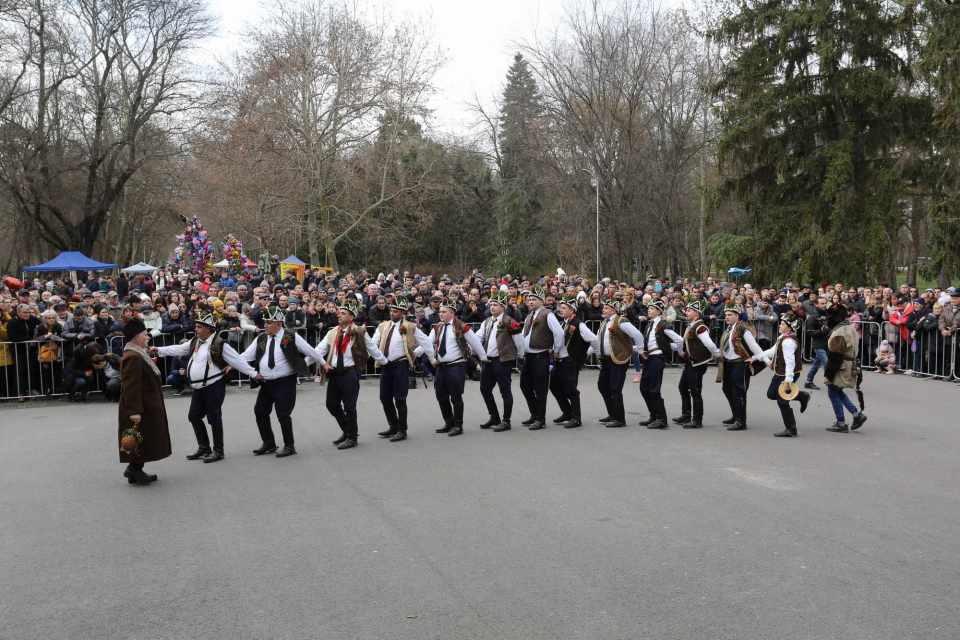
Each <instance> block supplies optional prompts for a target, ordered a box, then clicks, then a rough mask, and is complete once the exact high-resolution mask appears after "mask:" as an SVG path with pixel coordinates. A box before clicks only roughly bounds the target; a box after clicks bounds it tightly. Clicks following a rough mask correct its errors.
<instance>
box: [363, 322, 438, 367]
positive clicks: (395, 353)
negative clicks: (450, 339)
mask: <svg viewBox="0 0 960 640" xmlns="http://www.w3.org/2000/svg"><path fill="white" fill-rule="evenodd" d="M402 324H403V321H402V320H401V321H400V322H394V321H393V320H391V321H390V325H391V326H392V327H393V333H392V334H390V326H388V327H386V329H385V330H386V332H387V334H390V344H387V345H384V348H385V349H386V350H385V351H384V352H383V356H384V357H385V358H386V359H387V362H393V361H395V360H400V359H401V358H403V359H406V357H407V354H406V352H405V351H404V349H403V341H404V336H403V334H401V333H400V326H401V325H402ZM411 325H412V326H413V328H414V333H413V338H414V340H416V342H417V348H416V349H414V350H413V353H412V354H411V355H412V356H413V357H414V358H419V357H420V356H421V355H422V354H424V353H430V350H431V349H432V348H433V347H432V346H431V344H430V338H428V337H427V334H425V333H424V332H423V331H420V329H419V328H417V326H416V325H415V324H413V323H411ZM408 330H409V329H408ZM382 337H383V336H381V335H380V327H377V330H376V331H375V332H374V333H373V338H371V339H372V340H373V343H374V344H376V345H379V344H380V340H381V339H382Z"/></svg>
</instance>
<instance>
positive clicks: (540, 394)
mask: <svg viewBox="0 0 960 640" xmlns="http://www.w3.org/2000/svg"><path fill="white" fill-rule="evenodd" d="M549 386H550V358H549V352H547V351H540V352H538V353H528V354H526V356H524V360H523V369H521V370H520V391H521V392H522V393H523V397H524V398H526V400H527V407H528V408H529V409H530V414H531V415H538V409H537V407H538V405H539V404H540V403H543V406H546V402H547V393H548V392H549Z"/></svg>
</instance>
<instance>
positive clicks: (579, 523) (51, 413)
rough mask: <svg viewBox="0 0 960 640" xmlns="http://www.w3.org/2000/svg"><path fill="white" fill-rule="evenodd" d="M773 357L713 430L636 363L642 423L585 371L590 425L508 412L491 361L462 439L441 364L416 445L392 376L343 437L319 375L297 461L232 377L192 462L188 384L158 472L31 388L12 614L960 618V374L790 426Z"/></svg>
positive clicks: (248, 627) (521, 632) (716, 400)
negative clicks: (485, 398) (745, 421)
mask: <svg viewBox="0 0 960 640" xmlns="http://www.w3.org/2000/svg"><path fill="white" fill-rule="evenodd" d="M711 374H712V371H711V373H710V374H708V377H710V376H711ZM678 378H679V376H678V371H677V370H668V372H667V376H666V381H665V385H664V386H665V388H666V389H668V390H670V391H668V393H667V407H668V409H669V410H670V414H671V416H676V415H677V413H678V410H679V398H678V396H677V394H676V393H675V392H673V391H672V390H674V389H675V388H676V384H677V381H678ZM766 382H767V375H766V374H764V375H763V377H762V378H760V379H758V380H755V381H754V387H753V389H752V390H751V392H750V430H749V431H746V432H740V433H729V432H727V431H725V430H723V429H722V428H721V427H720V425H719V421H720V420H721V419H723V418H725V417H726V410H725V409H722V408H721V407H725V406H726V404H725V402H723V401H722V396H721V394H720V390H719V385H716V384H713V383H712V382H710V383H709V384H708V388H707V393H706V395H707V409H708V414H707V418H708V420H707V422H708V427H707V428H705V429H703V430H701V431H686V430H683V429H680V428H677V427H673V428H671V429H670V430H669V431H666V432H654V431H648V430H646V429H643V428H640V427H638V426H636V421H637V420H638V419H640V417H643V416H642V414H640V413H639V412H638V411H639V408H640V407H641V406H642V403H641V401H640V398H639V394H638V392H637V389H636V386H635V385H631V384H630V383H629V381H628V384H627V387H628V389H627V391H628V401H627V407H628V411H630V412H631V413H630V414H629V417H631V418H632V421H631V422H632V426H631V427H630V428H627V429H617V430H615V429H605V428H602V427H600V426H599V425H598V423H597V422H595V418H597V417H600V416H601V414H600V407H601V406H602V405H601V403H600V402H599V396H598V395H597V394H596V391H595V375H594V374H593V373H585V374H584V375H583V376H582V377H581V389H582V390H583V392H584V393H583V396H584V409H585V415H587V416H592V417H593V418H594V419H591V420H588V422H587V425H586V426H584V427H583V428H581V429H576V430H565V429H562V428H557V427H550V428H548V429H546V430H544V431H539V432H530V431H527V430H526V429H515V430H514V431H511V432H506V433H500V434H495V433H491V432H489V431H480V430H479V429H478V428H477V427H476V425H477V424H478V423H479V422H480V421H481V420H482V419H483V418H484V416H483V415H481V414H482V410H481V407H482V406H483V404H482V402H481V400H480V396H479V392H478V387H477V385H476V384H475V383H468V398H467V409H468V430H467V433H466V434H464V435H463V436H461V437H459V438H448V437H447V436H445V435H437V434H434V432H433V429H434V428H435V427H436V426H438V420H439V412H438V410H437V406H436V403H435V402H434V400H433V390H432V388H431V389H430V390H429V391H424V390H423V389H422V388H421V389H418V390H413V391H411V395H410V400H411V407H412V410H411V413H412V422H413V426H412V427H411V438H410V439H409V440H407V441H406V442H403V443H397V444H392V443H389V442H386V441H383V440H380V439H379V438H377V437H376V435H375V433H374V432H375V431H377V430H379V429H381V428H382V426H383V423H382V413H381V411H380V407H379V403H378V401H377V388H376V384H377V383H376V381H375V380H369V381H366V382H364V383H363V389H362V395H361V402H360V413H361V446H360V447H358V448H356V449H353V450H350V451H342V452H341V451H337V450H335V449H334V448H333V447H332V446H331V445H330V440H331V439H332V438H333V437H335V436H336V435H337V434H336V432H335V427H334V426H333V422H332V421H331V420H330V419H329V417H328V416H327V414H326V411H325V410H324V408H323V391H321V390H318V389H317V388H316V387H315V385H312V384H311V385H309V386H302V387H301V394H300V397H299V399H298V404H297V409H296V411H295V413H294V419H295V430H296V435H297V449H298V451H299V455H297V456H293V457H291V458H288V459H284V460H278V459H276V458H273V457H260V458H255V457H254V456H252V455H251V454H250V451H251V450H252V449H253V448H254V447H256V446H257V445H258V444H259V440H258V438H257V430H256V427H255V426H254V423H253V416H252V406H253V401H254V393H253V392H250V391H249V390H244V391H232V392H231V393H230V394H229V395H228V403H227V406H226V409H225V411H226V416H227V418H228V420H227V456H228V457H227V459H226V460H225V461H223V462H220V463H217V464H213V465H204V464H202V463H200V462H188V461H186V460H185V459H184V455H186V454H187V453H189V452H191V451H192V450H193V448H194V447H195V442H194V441H193V436H192V432H191V429H190V427H189V425H188V424H187V422H186V420H185V416H186V411H187V406H188V404H189V398H188V397H182V398H168V401H167V407H168V413H169V414H170V416H171V418H172V419H173V420H174V422H173V423H172V424H171V432H172V436H173V441H174V455H173V457H172V458H170V459H167V460H165V461H162V462H159V463H155V464H152V465H148V470H150V471H153V472H156V473H158V474H159V475H160V481H159V482H158V483H156V484H154V485H151V486H144V487H140V486H131V485H128V484H127V483H126V482H125V481H124V479H123V478H122V477H121V475H120V474H121V472H122V466H121V465H120V464H119V463H118V462H117V454H116V452H115V449H116V443H115V434H116V405H113V404H106V403H100V402H97V403H95V404H91V405H88V406H86V407H79V406H77V405H67V404H65V403H57V404H51V405H46V406H43V405H38V404H33V405H32V406H31V404H30V403H27V405H26V407H24V408H21V407H19V406H18V407H13V406H11V405H10V404H7V405H5V406H4V408H3V410H2V411H0V438H2V440H0V441H2V443H3V446H2V447H0V478H2V487H3V491H2V494H0V513H2V520H0V637H2V638H4V639H16V640H26V639H31V638H43V639H48V638H90V639H112V638H140V639H149V638H176V639H181V638H231V639H233V638H330V639H336V640H340V639H348V638H358V639H364V640H366V639H372V638H386V639H405V638H410V639H418V640H419V639H427V638H437V639H444V640H445V639H458V640H459V639H473V638H477V639H480V638H483V639H494V638H495V639H507V638H510V639H513V638H515V639H518V640H531V639H539V638H585V639H601V638H602V639H607V638H624V639H627V638H629V639H636V638H678V639H679V638H682V639H692V638H709V639H716V638H731V639H744V638H758V639H766V638H778V639H782V638H811V639H814V638H815V639H818V640H822V639H827V638H863V639H871V640H874V639H879V638H894V639H905V638H924V639H926V638H944V639H955V638H958V637H960V611H958V609H960V589H958V584H960V548H958V544H957V542H958V532H960V501H958V495H960V471H958V469H960V467H958V464H957V450H958V445H960V430H958V424H957V419H956V415H957V398H958V397H960V393H958V391H960V390H958V389H957V387H956V386H954V385H953V384H949V383H943V382H922V381H918V380H914V379H909V378H905V377H900V376H897V377H894V378H890V377H887V376H875V375H873V374H868V380H867V383H866V390H867V394H868V397H867V402H868V409H867V414H868V415H869V416H870V419H869V420H868V422H867V423H866V425H865V427H864V428H863V429H862V430H861V431H859V432H855V433H851V434H849V435H839V434H831V433H827V432H825V431H824V427H825V426H826V425H828V424H830V422H832V417H831V413H830V411H829V404H828V402H827V400H826V393H825V392H823V391H821V392H819V393H817V395H816V400H815V402H814V403H813V404H812V406H811V407H810V409H808V411H807V413H805V414H804V415H802V416H800V420H799V427H800V434H801V437H800V438H797V439H792V440H782V439H779V438H773V437H772V435H771V434H772V433H773V432H774V431H775V430H778V429H779V413H778V412H777V410H776V405H775V404H774V403H773V402H771V401H767V400H766V399H765V397H764V392H765V390H766ZM515 393H517V395H518V397H519V390H518V389H516V385H515ZM550 406H551V408H550V414H551V417H552V416H553V415H555V405H554V404H553V403H552V402H551V405H550ZM524 417H525V416H523V415H521V416H520V419H523V418H524Z"/></svg>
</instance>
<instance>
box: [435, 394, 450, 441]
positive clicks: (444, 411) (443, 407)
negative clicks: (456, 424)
mask: <svg viewBox="0 0 960 640" xmlns="http://www.w3.org/2000/svg"><path fill="white" fill-rule="evenodd" d="M440 415H441V416H443V426H442V427H440V428H439V429H437V433H450V430H451V429H453V406H452V405H451V404H450V401H449V400H448V401H447V402H441V403H440Z"/></svg>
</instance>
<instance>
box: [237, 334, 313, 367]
mask: <svg viewBox="0 0 960 640" xmlns="http://www.w3.org/2000/svg"><path fill="white" fill-rule="evenodd" d="M296 335H297V334H295V333H293V332H292V331H281V332H280V333H278V334H277V338H278V339H279V340H280V345H279V346H280V351H282V352H283V357H284V358H286V359H287V362H289V363H290V367H291V368H293V370H294V371H295V372H296V373H297V375H298V376H300V377H301V378H309V377H310V376H311V375H312V374H311V373H310V369H308V368H307V362H306V360H304V359H303V354H301V353H300V350H299V349H297V341H296ZM285 336H290V342H289V343H288V344H287V346H283V338H284V337H285ZM269 337H270V336H269V335H267V334H266V332H264V333H261V334H260V335H259V336H257V356H256V359H255V360H254V361H253V362H251V363H250V364H251V366H253V368H254V369H256V370H257V371H259V370H260V360H261V359H263V354H264V353H266V351H267V339H268V338H269Z"/></svg>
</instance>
